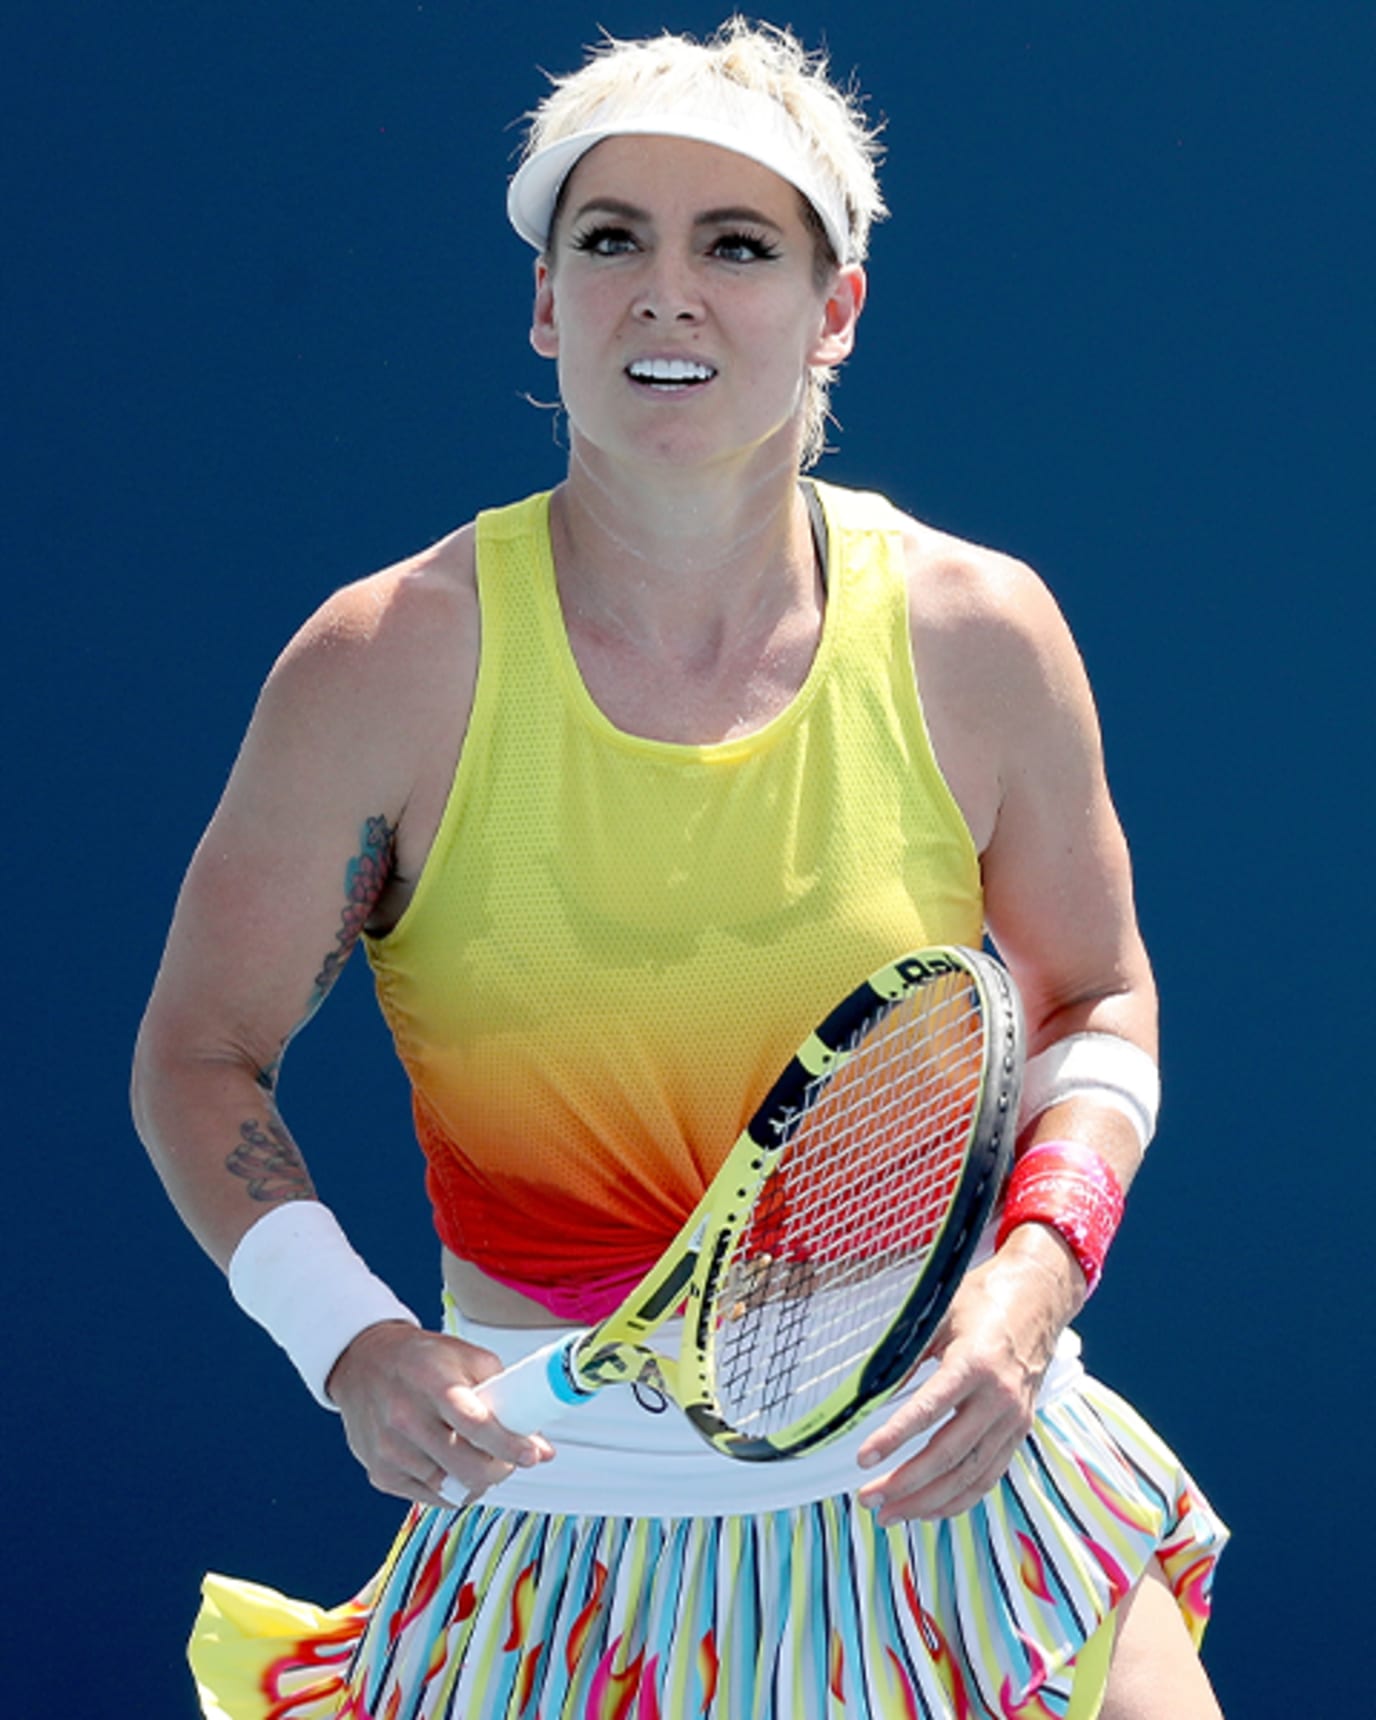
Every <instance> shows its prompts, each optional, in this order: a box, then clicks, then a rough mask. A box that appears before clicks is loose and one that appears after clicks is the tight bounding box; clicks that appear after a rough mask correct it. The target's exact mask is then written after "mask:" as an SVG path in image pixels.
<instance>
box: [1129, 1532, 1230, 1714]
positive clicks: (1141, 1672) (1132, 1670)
mask: <svg viewBox="0 0 1376 1720" xmlns="http://www.w3.org/2000/svg"><path fill="white" fill-rule="evenodd" d="M1100 1720H1222V1710H1221V1709H1220V1708H1219V1706H1218V1700H1217V1698H1216V1697H1215V1696H1214V1693H1213V1687H1212V1686H1211V1685H1210V1683H1209V1679H1208V1675H1207V1673H1206V1672H1205V1671H1204V1667H1203V1665H1202V1663H1201V1661H1200V1659H1199V1655H1198V1653H1197V1652H1196V1650H1195V1646H1194V1643H1193V1642H1191V1640H1190V1633H1189V1632H1188V1631H1187V1630H1186V1628H1185V1621H1184V1619H1183V1618H1182V1617H1181V1616H1180V1608H1179V1607H1178V1606H1177V1605H1176V1602H1175V1596H1174V1595H1173V1594H1172V1593H1171V1591H1170V1587H1169V1585H1168V1584H1167V1582H1166V1579H1165V1578H1164V1577H1163V1576H1162V1574H1161V1569H1160V1566H1159V1565H1157V1564H1156V1563H1153V1564H1152V1566H1151V1568H1150V1569H1149V1570H1148V1572H1147V1574H1146V1576H1145V1577H1144V1578H1143V1579H1142V1581H1141V1582H1140V1583H1139V1584H1138V1585H1137V1587H1136V1589H1135V1590H1134V1591H1133V1593H1132V1594H1131V1595H1130V1596H1129V1597H1128V1599H1127V1600H1126V1601H1125V1602H1124V1603H1123V1605H1122V1607H1121V1608H1120V1609H1119V1619H1118V1635H1117V1641H1116V1642H1115V1644H1114V1649H1113V1658H1112V1661H1111V1663H1110V1666H1109V1677H1108V1688H1107V1690H1106V1691H1105V1693H1104V1705H1103V1708H1102V1710H1101V1712H1100Z"/></svg>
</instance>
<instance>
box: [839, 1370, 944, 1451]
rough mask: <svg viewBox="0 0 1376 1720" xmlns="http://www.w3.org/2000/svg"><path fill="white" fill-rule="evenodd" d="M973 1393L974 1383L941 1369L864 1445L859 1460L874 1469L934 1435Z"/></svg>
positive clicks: (881, 1425)
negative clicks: (923, 1437) (916, 1441)
mask: <svg viewBox="0 0 1376 1720" xmlns="http://www.w3.org/2000/svg"><path fill="white" fill-rule="evenodd" d="M970 1390H971V1382H970V1381H969V1380H968V1379H967V1378H964V1377H962V1376H961V1375H960V1374H958V1373H956V1372H954V1371H947V1370H944V1369H942V1370H938V1372H937V1373H935V1374H933V1376H932V1378H931V1379H930V1380H929V1381H928V1382H927V1384H926V1385H924V1386H923V1387H922V1389H921V1391H917V1392H914V1393H913V1395H912V1397H910V1398H909V1399H908V1401H907V1402H906V1403H904V1404H900V1405H899V1407H898V1408H897V1409H896V1410H895V1411H894V1413H893V1414H892V1415H891V1416H889V1417H888V1419H887V1420H886V1421H884V1422H882V1423H881V1424H880V1426H879V1427H878V1428H876V1429H875V1431H874V1432H873V1433H872V1434H870V1435H869V1437H868V1438H867V1439H866V1440H865V1441H864V1442H863V1444H862V1445H861V1446H860V1449H859V1451H858V1452H857V1453H856V1457H855V1460H856V1462H857V1463H858V1464H859V1465H860V1467H861V1468H862V1469H874V1468H877V1467H878V1465H879V1464H881V1463H884V1462H886V1461H887V1460H888V1459H889V1458H890V1457H892V1456H893V1454H894V1453H895V1452H896V1451H898V1450H899V1449H900V1448H901V1447H902V1446H905V1445H907V1444H908V1442H909V1441H910V1440H913V1439H916V1438H917V1437H918V1435H919V1434H924V1433H932V1432H934V1431H935V1430H936V1429H938V1428H940V1427H941V1426H943V1425H944V1423H946V1422H948V1421H949V1420H950V1418H951V1417H952V1416H953V1415H954V1414H955V1413H956V1411H957V1410H958V1409H959V1408H960V1406H961V1404H962V1403H963V1402H964V1400H965V1398H966V1396H967V1395H968V1393H969V1391H970Z"/></svg>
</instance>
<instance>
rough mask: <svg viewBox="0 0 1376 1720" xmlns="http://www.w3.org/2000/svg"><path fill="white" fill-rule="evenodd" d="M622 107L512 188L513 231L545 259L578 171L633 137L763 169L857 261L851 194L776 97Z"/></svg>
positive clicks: (718, 91)
mask: <svg viewBox="0 0 1376 1720" xmlns="http://www.w3.org/2000/svg"><path fill="white" fill-rule="evenodd" d="M642 100H643V98H642ZM618 105H621V104H616V103H611V102H609V103H607V104H606V105H605V107H604V109H603V110H602V111H601V112H600V113H595V114H594V115H593V117H592V123H591V124H589V125H588V126H586V127H585V128H584V129H583V130H582V131H577V132H574V133H572V134H571V135H570V136H568V137H561V138H558V139H556V141H555V142H553V143H548V144H546V145H545V146H544V147H543V148H542V149H538V150H536V152H535V153H534V154H533V155H531V156H528V157H527V159H526V160H525V161H524V162H522V164H521V166H520V168H519V170H518V171H517V174H516V177H515V178H514V179H513V180H512V181H511V188H510V190H509V191H508V192H507V199H506V208H507V214H508V216H509V217H510V218H511V225H512V226H513V227H514V228H515V229H516V231H517V232H518V233H519V234H520V235H521V237H522V238H523V239H524V240H525V241H526V242H527V243H528V244H531V245H534V247H535V249H536V250H537V251H543V250H544V249H545V246H546V244H547V243H548V241H549V230H550V226H551V224H552V223H553V220H554V209H555V205H556V204H557V203H558V201H559V193H560V191H561V190H562V188H563V184H564V181H565V180H566V179H567V178H568V176H569V174H570V173H571V172H572V171H573V169H574V167H575V165H576V164H577V163H578V162H579V161H580V160H581V159H582V157H583V156H585V155H586V154H587V152H588V151H589V150H590V149H591V148H593V146H594V145H595V144H599V143H601V142H603V140H604V139H606V138H609V137H625V136H628V135H631V136H649V137H686V138H691V139H693V141H695V142H697V143H712V144H716V146H717V147H718V148H719V149H729V150H732V151H733V152H734V153H735V154H737V155H744V156H747V157H748V158H749V159H750V160H751V161H758V162H759V163H760V165H761V166H762V167H767V168H769V169H770V171H771V172H773V173H777V174H778V175H779V177H780V178H781V179H786V180H787V181H788V183H789V184H790V185H794V186H796V187H797V188H798V190H799V191H801V192H802V194H803V196H804V197H806V198H807V200H808V202H809V203H810V204H811V205H812V207H813V208H814V209H815V210H816V211H817V215H818V218H819V219H820V221H821V223H822V226H823V227H824V228H825V229H826V235H827V238H828V239H829V240H830V241H831V248H832V250H833V251H834V252H835V253H836V256H837V258H838V259H839V260H840V261H841V262H843V263H845V262H849V261H851V260H852V247H851V239H850V221H849V219H848V218H847V214H846V199H845V194H844V193H843V192H842V190H841V187H840V185H839V184H838V183H837V181H836V180H835V178H834V177H833V175H832V174H830V173H829V172H828V171H827V170H826V168H825V167H823V166H822V164H821V163H820V162H819V161H818V160H817V159H816V156H815V155H814V154H813V152H812V151H810V150H809V149H808V148H807V146H806V144H805V142H804V139H803V134H802V133H801V132H800V130H799V129H798V127H797V126H796V125H795V124H794V122H793V120H792V119H790V118H789V115H788V114H787V112H786V111H785V110H784V109H783V108H782V107H781V106H780V105H779V103H778V102H776V101H774V100H773V99H772V97H770V96H766V95H762V94H760V93H759V92H757V91H755V90H748V89H744V88H742V87H741V86H740V85H737V84H729V85H728V84H719V85H717V86H716V87H715V88H714V89H712V90H706V89H699V90H697V91H695V92H694V95H693V99H692V102H691V104H681V105H679V106H677V107H675V106H674V105H673V104H672V103H670V104H669V105H668V106H667V107H661V108H658V109H655V108H650V107H647V106H644V105H641V102H637V104H636V106H635V108H634V110H633V111H631V112H621V113H617V112H615V111H614V109H615V107H616V106H618Z"/></svg>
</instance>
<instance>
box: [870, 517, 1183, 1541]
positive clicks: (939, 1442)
mask: <svg viewBox="0 0 1376 1720" xmlns="http://www.w3.org/2000/svg"><path fill="white" fill-rule="evenodd" d="M913 551H914V556H915V562H914V586H913V593H914V596H913V616H914V654H915V657H916V659H917V664H918V674H919V682H920V685H921V687H922V691H923V698H924V706H925V708H926V712H927V717H928V723H929V727H930V729H931V731H932V736H933V742H934V745H935V746H936V749H937V754H938V759H939V761H940V763H941V765H942V768H943V771H944V773H945V775H946V778H947V781H948V782H949V783H950V785H951V788H952V791H953V792H954V794H955V795H956V798H957V800H958V802H959V803H960V804H961V806H962V809H963V810H964V811H965V814H966V818H967V822H968V823H969V824H970V827H971V830H972V833H973V834H974V835H975V839H976V842H977V844H978V846H979V847H980V850H981V864H982V869H983V878H984V889H985V908H986V918H987V921H988V924H989V928H990V931H991V932H992V934H993V936H994V938H995V941H996V942H997V944H998V947H999V950H1000V953H1001V954H1002V955H1003V957H1004V959H1005V960H1006V961H1007V963H1008V965H1009V968H1010V970H1011V971H1012V972H1013V974H1014V976H1015V977H1016V979H1017V981H1018V985H1019V989H1020V991H1021V993H1022V996H1023V1001H1024V1004H1025V1007H1026V1011H1027V1021H1028V1039H1029V1049H1030V1050H1031V1051H1032V1052H1034V1053H1035V1052H1037V1051H1039V1050H1042V1049H1044V1048H1045V1047H1046V1046H1048V1045H1051V1044H1054V1043H1055V1042H1056V1041H1058V1040H1060V1039H1063V1038H1065V1037H1066V1036H1067V1035H1070V1034H1073V1033H1079V1032H1085V1031H1090V1030H1093V1031H1096V1032H1104V1033H1111V1034H1117V1035H1119V1036H1121V1037H1123V1038H1125V1039H1127V1040H1129V1041H1131V1042H1132V1043H1133V1044H1135V1045H1137V1046H1140V1047H1141V1048H1142V1049H1143V1050H1145V1051H1147V1052H1149V1053H1151V1054H1153V1055H1154V1054H1155V1049H1156V995H1155V988H1154V985H1153V981H1152V976H1151V969H1150V965H1149V963H1148V960H1147V956H1146V951H1145V949H1144V948H1143V944H1142V940H1141V936H1140V934H1139V932H1138V928H1137V922H1136V915H1135V912H1134V908H1133V900H1132V882H1131V869H1130V864H1129V859H1128V852H1127V845H1126V843H1125V841H1124V839H1123V834H1122V830H1121V828H1120V826H1119V823H1118V819H1117V816H1116V814H1115V813H1114V809H1113V805H1112V802H1111V799H1110V797H1109V791H1108V786H1107V782H1106V779H1105V773H1104V765H1103V757H1102V749H1101V745H1100V738H1099V728H1098V721H1097V717H1096V715H1095V711H1094V704H1093V699H1092V697H1091V694H1090V689H1089V683H1088V680H1087V678H1086V676H1085V673H1084V668H1083V665H1082V664H1081V661H1080V657H1079V654H1078V652H1077V651H1076V649H1075V646H1074V642H1073V641H1072V639H1071V637H1070V633H1069V630H1068V629H1067V628H1066V626H1065V623H1064V621H1063V620H1062V618H1061V616H1060V613H1059V611H1058V610H1057V608H1056V606H1055V604H1054V602H1053V601H1052V599H1051V597H1050V595H1049V593H1048V592H1047V591H1046V589H1045V587H1044V586H1043V585H1042V584H1041V582H1040V581H1039V580H1038V579H1037V578H1036V577H1035V575H1033V574H1032V573H1031V572H1030V571H1029V570H1027V569H1026V568H1023V567H1020V566H1018V565H1017V564H1016V563H1012V562H1009V561H1007V560H1006V559H1005V558H1003V557H999V556H993V555H990V554H988V553H986V552H982V551H974V550H970V549H969V548H968V546H951V545H950V544H949V540H940V539H934V537H933V535H932V534H922V533H920V532H918V533H915V535H914V539H913ZM1067 1138H1068V1139H1072V1140H1075V1141H1077V1142H1080V1143H1083V1144H1085V1145H1087V1146H1091V1147H1093V1148H1094V1149H1095V1150H1096V1151H1098V1152H1099V1153H1101V1154H1102V1156H1103V1157H1104V1158H1105V1159H1106V1160H1107V1161H1108V1162H1109V1163H1110V1165H1111V1166H1112V1167H1113V1169H1114V1171H1115V1173H1116V1175H1117V1176H1118V1178H1119V1180H1120V1182H1121V1183H1122V1185H1123V1187H1124V1188H1126V1187H1127V1186H1128V1184H1129V1183H1130V1182H1131V1180H1132V1177H1133V1175H1134V1173H1135V1172H1136V1170H1137V1166H1138V1162H1139V1160H1140V1157H1141V1149H1140V1146H1139V1143H1138V1140H1137V1137H1136V1135H1135V1133H1134V1131H1133V1129H1132V1127H1131V1125H1130V1124H1129V1123H1128V1122H1127V1121H1126V1120H1125V1119H1124V1118H1123V1117H1122V1116H1121V1115H1120V1114H1119V1113H1118V1112H1117V1111H1116V1110H1114V1109H1112V1108H1110V1107H1108V1106H1105V1105H1101V1104H1097V1103H1094V1102H1092V1101H1088V1100H1084V1099H1077V1100H1075V1101H1072V1102H1070V1103H1066V1104H1061V1105H1058V1106H1056V1107H1055V1108H1054V1109H1052V1110H1050V1111H1048V1112H1046V1113H1044V1114H1043V1115H1042V1116H1041V1117H1039V1118H1038V1119H1037V1120H1036V1121H1035V1123H1034V1124H1033V1126H1032V1128H1031V1129H1030V1130H1029V1131H1028V1135H1027V1138H1026V1139H1025V1140H1024V1141H1023V1142H1022V1143H1021V1145H1022V1147H1023V1149H1024V1150H1025V1149H1026V1147H1027V1146H1029V1145H1031V1144H1033V1142H1035V1141H1037V1140H1050V1139H1067ZM1085 1293H1086V1285H1085V1280H1084V1276H1083V1274H1082V1272H1081V1270H1080V1268H1079V1266H1078V1264H1077V1263H1076V1261H1075V1258H1074V1256H1073V1255H1072V1254H1071V1252H1070V1250H1069V1249H1068V1247H1067V1246H1066V1244H1065V1243H1064V1242H1063V1241H1062V1240H1061V1238H1060V1237H1059V1236H1058V1235H1057V1234H1056V1233H1055V1232H1054V1231H1052V1230H1050V1229H1049V1228H1047V1227H1046V1226H1044V1225H1041V1224H1026V1225H1022V1226H1020V1227H1019V1228H1018V1229H1016V1230H1015V1231H1014V1232H1013V1234H1012V1235H1011V1236H1010V1237H1009V1239H1008V1240H1007V1242H1006V1243H1005V1245H1004V1246H1003V1247H1002V1248H1001V1249H1000V1251H999V1253H998V1254H997V1255H996V1256H995V1258H994V1259H993V1260H992V1261H990V1262H989V1263H987V1264H986V1265H985V1266H983V1267H981V1268H979V1269H977V1270H976V1271H975V1272H972V1273H971V1274H970V1275H969V1277H968V1278H967V1279H966V1282H965V1284H964V1285H963V1286H962V1288H961V1291H960V1293H959V1294H958V1296H957V1297H956V1299H955V1301H954V1302H953V1304H952V1307H951V1309H950V1312H949V1314H948V1316H947V1319H946V1321H945V1322H944V1323H943V1327H942V1330H941V1331H940V1333H939V1334H938V1337H937V1339H936V1341H935V1343H934V1344H933V1346H932V1350H931V1353H932V1354H934V1355H936V1356H939V1357H940V1359H941V1363H942V1366H941V1368H940V1369H939V1370H938V1372H937V1373H936V1374H935V1375H934V1376H933V1377H932V1379H931V1380H930V1381H928V1382H927V1384H926V1385H925V1386H924V1387H923V1389H922V1390H921V1391H920V1392H918V1393H917V1394H916V1395H915V1396H914V1398H913V1399H912V1400H911V1401H910V1403H909V1404H908V1405H907V1406H905V1408H904V1409H903V1410H901V1411H899V1412H898V1414H896V1415H895V1416H894V1417H892V1418H891V1419H890V1421H889V1422H888V1423H887V1424H886V1425H885V1426H884V1427H883V1428H881V1429H880V1430H879V1431H878V1433H876V1434H875V1435H873V1436H872V1437H871V1439H870V1440H868V1441H867V1442H866V1447H867V1450H866V1452H865V1456H866V1457H867V1458H868V1460H869V1461H871V1462H873V1463H875V1464H880V1463H882V1462H883V1461H884V1460H886V1459H887V1458H889V1457H891V1456H893V1455H894V1454H895V1453H897V1452H899V1451H900V1449H901V1446H902V1445H903V1443H904V1442H905V1441H906V1440H908V1439H911V1438H912V1437H913V1436H914V1435H915V1434H916V1433H918V1432H921V1431H924V1430H925V1429H928V1428H930V1427H932V1426H933V1425H935V1423H936V1422H937V1421H939V1420H940V1419H941V1417H943V1416H945V1415H947V1414H950V1415H951V1420H950V1421H949V1422H948V1423H947V1424H946V1426H944V1427H943V1428H942V1429H941V1431H940V1432H938V1433H937V1434H936V1436H935V1437H934V1438H933V1439H932V1441H931V1443H930V1444H929V1445H928V1446H927V1447H926V1448H925V1449H924V1450H923V1451H921V1452H920V1453H919V1454H918V1455H917V1456H916V1457H914V1458H912V1459H910V1460H909V1461H908V1462H907V1463H905V1464H901V1465H900V1467H899V1468H898V1469H897V1470H895V1471H892V1472H890V1473H888V1474H886V1475H883V1476H881V1477H880V1478H879V1479H878V1480H876V1481H874V1482H871V1483H869V1484H867V1486H866V1488H865V1489H863V1490H862V1492H861V1498H862V1500H864V1501H865V1502H867V1503H871V1504H874V1503H877V1502H878V1501H880V1500H881V1499H882V1501H883V1508H882V1512H881V1520H883V1521H889V1520H892V1519H894V1518H897V1517H902V1516H944V1515H950V1514H953V1513H955V1512H958V1511H962V1510H965V1509H967V1508H968V1507H969V1506H970V1505H972V1504H973V1503H975V1501H976V1500H977V1499H978V1498H980V1497H981V1496H982V1495H983V1493H985V1492H986V1491H987V1490H988V1488H989V1487H990V1486H992V1485H993V1484H994V1483H995V1482H996V1481H997V1480H998V1479H999V1477H1000V1476H1001V1475H1002V1474H1003V1472H1004V1470H1005V1468H1006V1467H1007V1463H1008V1461H1009V1459H1010V1458H1011V1456H1012V1452H1013V1450H1014V1449H1015V1448H1016V1446H1017V1444H1018V1443H1019V1441H1020V1440H1021V1439H1022V1438H1023V1437H1024V1435H1025V1433H1026V1431H1027V1428H1028V1426H1029V1425H1030V1420H1031V1415H1032V1411H1033V1406H1034V1403H1035V1398H1036V1393H1037V1389H1038V1388H1039V1386H1040V1383H1041V1380H1042V1378H1043V1376H1044V1374H1045V1371H1046V1369H1047V1367H1048V1366H1049V1364H1050V1360H1051V1357H1052V1355H1053V1353H1054V1350H1055V1345H1056V1341H1057V1339H1058V1337H1059V1335H1060V1333H1061V1331H1062V1330H1063V1329H1064V1327H1065V1325H1066V1323H1067V1322H1068V1321H1069V1320H1070V1319H1071V1318H1073V1316H1074V1315H1075V1313H1076V1312H1077V1311H1078V1309H1079V1307H1080V1306H1081V1304H1082V1303H1083V1301H1084V1297H1085Z"/></svg>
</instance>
